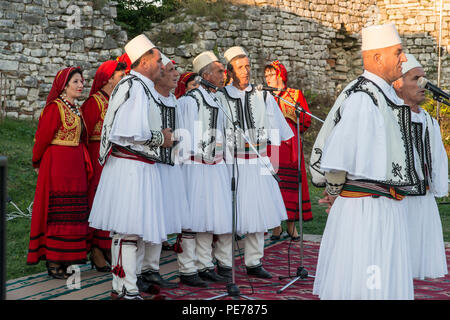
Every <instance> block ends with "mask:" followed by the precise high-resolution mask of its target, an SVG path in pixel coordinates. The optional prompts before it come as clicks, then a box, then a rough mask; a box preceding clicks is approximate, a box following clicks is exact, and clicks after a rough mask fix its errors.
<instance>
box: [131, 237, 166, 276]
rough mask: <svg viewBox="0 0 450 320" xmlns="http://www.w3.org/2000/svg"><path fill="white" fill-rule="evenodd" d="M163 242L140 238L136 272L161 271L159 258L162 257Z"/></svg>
mask: <svg viewBox="0 0 450 320" xmlns="http://www.w3.org/2000/svg"><path fill="white" fill-rule="evenodd" d="M161 247H162V244H161V243H160V244H153V243H149V242H145V241H143V240H142V239H139V242H138V252H137V263H136V274H138V275H140V274H141V273H142V272H147V271H151V272H159V259H160V257H161Z"/></svg>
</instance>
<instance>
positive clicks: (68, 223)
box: [27, 98, 90, 265]
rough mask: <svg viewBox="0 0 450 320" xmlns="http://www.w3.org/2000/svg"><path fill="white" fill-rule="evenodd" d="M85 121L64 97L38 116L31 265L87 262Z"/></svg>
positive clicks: (28, 259) (28, 260)
mask: <svg viewBox="0 0 450 320" xmlns="http://www.w3.org/2000/svg"><path fill="white" fill-rule="evenodd" d="M85 142H86V134H85V130H84V128H83V119H82V117H79V116H78V115H77V114H75V113H74V112H73V111H72V110H71V108H70V107H69V106H68V105H67V104H66V103H65V102H64V101H63V100H61V99H60V98H56V99H55V100H53V102H50V103H48V104H47V105H46V106H45V108H44V110H43V111H42V114H41V116H40V118H39V124H38V128H37V131H36V135H35V143H34V147H33V159H32V161H33V166H34V167H35V168H39V175H38V179H37V184H36V192H35V197H34V203H33V213H32V218H31V231H30V244H29V250H28V257H27V264H36V263H38V262H39V261H40V260H47V261H50V262H54V263H58V264H65V265H70V264H81V263H85V262H86V258H87V256H86V254H87V252H88V249H89V248H87V243H86V236H87V231H88V213H89V211H88V199H87V181H88V173H89V169H90V162H89V156H88V154H87V150H86V147H85Z"/></svg>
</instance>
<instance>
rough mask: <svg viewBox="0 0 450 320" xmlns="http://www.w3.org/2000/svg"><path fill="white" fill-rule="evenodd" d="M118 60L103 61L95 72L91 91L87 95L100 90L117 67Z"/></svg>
mask: <svg viewBox="0 0 450 320" xmlns="http://www.w3.org/2000/svg"><path fill="white" fill-rule="evenodd" d="M118 64H119V62H118V61H117V60H108V61H106V62H103V63H102V64H101V65H100V67H99V68H98V69H97V72H96V73H95V77H94V82H93V83H92V88H91V92H89V96H91V95H93V94H94V93H96V92H97V91H98V90H100V89H101V88H102V87H103V86H104V85H105V84H106V83H107V82H108V80H109V79H110V78H111V77H112V76H113V75H114V71H115V70H116V68H117V65H118Z"/></svg>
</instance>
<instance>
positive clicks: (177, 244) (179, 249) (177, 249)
mask: <svg viewBox="0 0 450 320" xmlns="http://www.w3.org/2000/svg"><path fill="white" fill-rule="evenodd" d="M182 242H183V240H182V239H181V233H179V234H178V235H177V241H176V242H175V244H174V245H173V251H175V252H176V253H183V248H182V247H181V243H182Z"/></svg>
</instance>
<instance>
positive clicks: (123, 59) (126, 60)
mask: <svg viewBox="0 0 450 320" xmlns="http://www.w3.org/2000/svg"><path fill="white" fill-rule="evenodd" d="M116 60H117V62H123V63H125V64H126V65H127V68H126V69H125V74H128V73H130V70H131V60H130V57H128V54H126V53H124V54H123V55H121V56H120V57H117V58H116Z"/></svg>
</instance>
